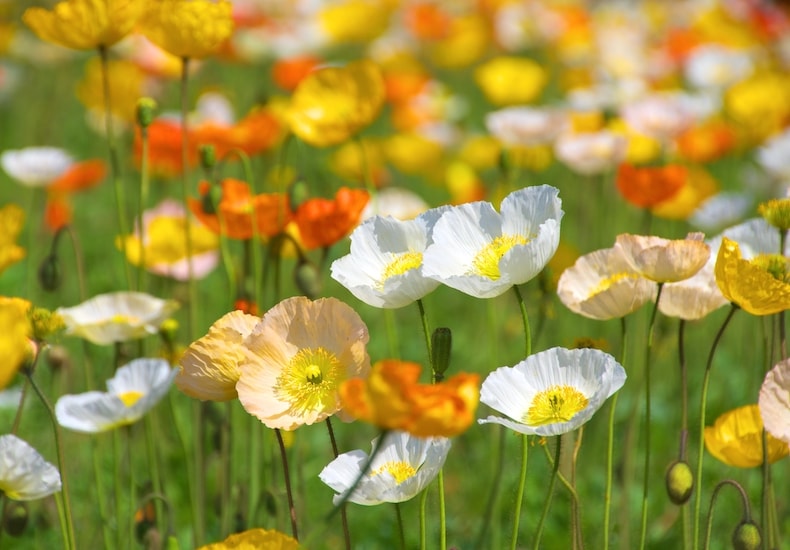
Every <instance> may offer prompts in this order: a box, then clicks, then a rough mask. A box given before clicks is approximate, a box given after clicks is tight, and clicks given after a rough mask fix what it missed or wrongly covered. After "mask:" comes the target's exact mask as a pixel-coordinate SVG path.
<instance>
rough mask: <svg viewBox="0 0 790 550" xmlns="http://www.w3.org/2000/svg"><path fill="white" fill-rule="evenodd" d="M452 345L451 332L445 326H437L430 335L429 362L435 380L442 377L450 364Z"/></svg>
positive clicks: (439, 379)
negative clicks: (431, 364)
mask: <svg viewBox="0 0 790 550" xmlns="http://www.w3.org/2000/svg"><path fill="white" fill-rule="evenodd" d="M452 347H453V333H452V332H451V331H450V329H449V328H447V327H439V328H437V329H436V330H434V331H433V335H431V355H432V357H431V362H432V363H433V372H434V375H435V376H436V381H437V382H439V381H441V380H442V378H444V373H445V372H446V371H447V368H448V367H449V366H450V351H451V350H452Z"/></svg>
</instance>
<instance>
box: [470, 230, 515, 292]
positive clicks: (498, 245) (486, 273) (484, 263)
mask: <svg viewBox="0 0 790 550" xmlns="http://www.w3.org/2000/svg"><path fill="white" fill-rule="evenodd" d="M527 242H529V239H527V238H526V237H524V236H523V235H500V236H499V237H497V238H495V239H494V240H493V241H491V242H490V243H488V244H487V245H486V246H485V248H483V249H482V250H481V251H480V252H478V253H477V256H475V259H474V260H472V266H473V267H474V270H473V271H474V273H475V274H477V275H482V276H483V277H487V278H489V279H491V280H493V281H496V280H497V279H499V277H500V273H499V261H500V260H501V259H502V256H504V255H505V254H507V252H508V250H510V249H511V248H513V247H514V246H516V245H523V244H527Z"/></svg>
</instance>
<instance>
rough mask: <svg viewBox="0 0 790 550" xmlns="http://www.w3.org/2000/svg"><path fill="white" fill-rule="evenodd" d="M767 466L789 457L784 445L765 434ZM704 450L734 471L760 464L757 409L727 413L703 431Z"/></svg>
mask: <svg viewBox="0 0 790 550" xmlns="http://www.w3.org/2000/svg"><path fill="white" fill-rule="evenodd" d="M765 438H766V444H767V446H768V449H767V453H766V455H767V457H768V463H769V464H773V463H774V462H776V461H777V460H780V459H782V458H784V457H786V456H787V455H788V454H790V448H788V445H787V443H786V442H784V441H781V440H779V439H776V438H775V437H773V436H772V435H771V434H768V433H766V434H765ZM705 448H706V449H708V452H709V453H710V454H712V455H713V456H714V457H716V458H717V459H719V460H721V461H722V462H724V463H725V464H729V465H730V466H737V467H738V468H754V467H756V466H760V465H761V464H762V463H763V420H762V418H761V417H760V408H759V407H758V406H757V405H746V406H743V407H738V408H737V409H733V410H731V411H728V412H726V413H724V414H722V415H721V416H719V417H718V418H717V419H716V422H714V423H713V426H707V427H706V428H705Z"/></svg>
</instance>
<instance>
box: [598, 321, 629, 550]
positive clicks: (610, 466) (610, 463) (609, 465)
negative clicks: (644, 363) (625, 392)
mask: <svg viewBox="0 0 790 550" xmlns="http://www.w3.org/2000/svg"><path fill="white" fill-rule="evenodd" d="M620 339H621V345H622V350H621V352H620V364H621V365H623V366H625V365H626V359H627V357H628V342H627V340H628V339H627V323H626V320H625V317H621V318H620ZM618 394H619V392H615V394H614V397H612V401H611V404H610V405H609V428H608V434H607V443H606V490H605V493H604V509H603V547H604V550H608V549H609V519H610V515H611V508H612V479H613V472H614V420H615V411H616V409H617V396H618Z"/></svg>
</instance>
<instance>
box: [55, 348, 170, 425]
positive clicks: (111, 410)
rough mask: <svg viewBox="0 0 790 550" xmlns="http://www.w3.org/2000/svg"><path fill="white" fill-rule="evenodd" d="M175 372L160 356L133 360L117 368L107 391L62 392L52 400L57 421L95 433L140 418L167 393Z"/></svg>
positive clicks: (130, 422) (109, 381)
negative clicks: (54, 400) (65, 393)
mask: <svg viewBox="0 0 790 550" xmlns="http://www.w3.org/2000/svg"><path fill="white" fill-rule="evenodd" d="M177 373H178V369H174V368H171V367H170V365H169V364H168V363H167V361H165V360H164V359H135V360H134V361H132V362H130V363H128V364H126V365H124V366H122V367H120V368H118V370H117V371H115V376H113V377H112V378H110V379H109V380H108V381H107V391H106V392H98V391H90V392H87V393H81V394H78V395H64V396H62V397H61V398H60V399H58V401H57V402H56V403H55V416H56V417H57V419H58V424H60V425H61V426H63V427H64V428H68V429H69V430H74V431H75V432H82V433H99V432H106V431H108V430H112V429H114V428H118V427H120V426H128V425H129V424H133V423H135V422H137V421H138V420H140V419H141V418H142V417H143V416H144V415H145V414H146V413H147V412H148V411H149V410H151V409H152V408H153V407H154V406H155V405H156V404H157V403H159V401H160V400H161V399H162V398H163V397H164V396H165V395H166V394H167V392H168V390H169V389H170V386H171V384H172V383H173V378H175V376H176V374H177Z"/></svg>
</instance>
